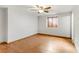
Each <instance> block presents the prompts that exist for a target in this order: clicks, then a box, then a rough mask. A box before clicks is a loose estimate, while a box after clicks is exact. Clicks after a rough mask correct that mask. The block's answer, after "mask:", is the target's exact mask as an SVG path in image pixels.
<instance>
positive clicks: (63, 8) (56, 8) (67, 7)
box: [23, 5, 74, 15]
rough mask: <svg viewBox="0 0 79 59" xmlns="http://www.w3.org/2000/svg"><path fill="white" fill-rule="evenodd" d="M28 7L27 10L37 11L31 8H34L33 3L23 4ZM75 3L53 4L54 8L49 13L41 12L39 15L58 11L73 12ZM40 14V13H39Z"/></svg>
mask: <svg viewBox="0 0 79 59" xmlns="http://www.w3.org/2000/svg"><path fill="white" fill-rule="evenodd" d="M23 7H26V8H27V11H29V12H33V13H37V12H35V11H33V10H31V9H30V8H33V5H26V6H23ZM73 7H74V5H52V9H51V10H50V12H49V13H40V14H39V15H49V14H57V13H63V12H71V11H72V9H73ZM37 14H38V13H37Z"/></svg>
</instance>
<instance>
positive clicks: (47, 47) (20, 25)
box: [0, 5, 78, 53]
mask: <svg viewBox="0 0 79 59" xmlns="http://www.w3.org/2000/svg"><path fill="white" fill-rule="evenodd" d="M74 8H75V6H74V5H0V53H73V52H77V48H78V47H77V44H76V42H75V39H74V35H73V33H74V31H73V21H74V19H73V16H74V14H75V11H76V10H75V9H74Z"/></svg>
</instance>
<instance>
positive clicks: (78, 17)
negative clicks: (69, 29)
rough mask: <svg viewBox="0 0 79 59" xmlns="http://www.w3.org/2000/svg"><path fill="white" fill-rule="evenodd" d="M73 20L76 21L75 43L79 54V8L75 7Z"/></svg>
mask: <svg viewBox="0 0 79 59" xmlns="http://www.w3.org/2000/svg"><path fill="white" fill-rule="evenodd" d="M73 16H74V17H73V18H74V19H73V20H74V23H73V24H74V27H73V29H74V30H73V39H74V42H75V46H76V48H77V51H78V52H79V6H75V8H74V10H73Z"/></svg>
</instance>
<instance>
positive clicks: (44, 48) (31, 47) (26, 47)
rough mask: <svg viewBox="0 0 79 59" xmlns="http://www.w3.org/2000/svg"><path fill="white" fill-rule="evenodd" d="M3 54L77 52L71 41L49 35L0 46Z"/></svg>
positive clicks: (35, 36)
mask: <svg viewBox="0 0 79 59" xmlns="http://www.w3.org/2000/svg"><path fill="white" fill-rule="evenodd" d="M0 52H2V53H41V52H42V53H47V52H48V53H51V52H61V53H62V52H66V53H67V52H76V50H75V46H74V45H73V43H72V42H71V41H70V39H66V38H59V37H53V36H47V35H40V34H37V35H34V36H31V37H28V38H24V39H21V40H18V41H15V42H12V43H9V44H0Z"/></svg>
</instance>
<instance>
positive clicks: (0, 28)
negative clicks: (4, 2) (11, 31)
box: [0, 8, 7, 42]
mask: <svg viewBox="0 0 79 59" xmlns="http://www.w3.org/2000/svg"><path fill="white" fill-rule="evenodd" d="M4 41H7V9H6V8H0V42H4Z"/></svg>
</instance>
